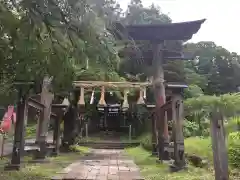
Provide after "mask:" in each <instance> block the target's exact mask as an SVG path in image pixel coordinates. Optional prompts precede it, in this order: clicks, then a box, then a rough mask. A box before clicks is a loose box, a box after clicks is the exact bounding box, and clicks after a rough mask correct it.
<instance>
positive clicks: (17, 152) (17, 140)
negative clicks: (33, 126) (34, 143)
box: [5, 87, 27, 170]
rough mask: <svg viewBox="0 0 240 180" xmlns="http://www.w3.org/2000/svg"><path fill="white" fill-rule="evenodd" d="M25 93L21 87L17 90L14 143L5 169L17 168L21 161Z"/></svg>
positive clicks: (25, 104)
mask: <svg viewBox="0 0 240 180" xmlns="http://www.w3.org/2000/svg"><path fill="white" fill-rule="evenodd" d="M26 100H27V93H25V92H24V90H23V88H22V87H19V90H18V103H17V119H16V125H15V133H14V143H13V151H12V159H11V163H10V164H9V165H8V166H6V167H5V170H19V169H20V163H21V153H22V152H21V149H22V147H23V143H24V142H23V138H24V137H23V135H24V134H23V131H24V117H25V114H24V113H25V112H26V111H25V108H27V103H26Z"/></svg>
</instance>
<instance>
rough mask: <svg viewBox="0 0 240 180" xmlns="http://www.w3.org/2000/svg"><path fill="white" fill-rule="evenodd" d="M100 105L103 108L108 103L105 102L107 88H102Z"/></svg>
mask: <svg viewBox="0 0 240 180" xmlns="http://www.w3.org/2000/svg"><path fill="white" fill-rule="evenodd" d="M98 105H101V106H106V105H107V104H106V101H105V87H104V86H102V89H101V97H100V100H99V102H98Z"/></svg>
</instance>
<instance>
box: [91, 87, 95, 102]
mask: <svg viewBox="0 0 240 180" xmlns="http://www.w3.org/2000/svg"><path fill="white" fill-rule="evenodd" d="M94 94H95V92H94V90H93V91H92V95H91V99H90V104H93V103H94Z"/></svg>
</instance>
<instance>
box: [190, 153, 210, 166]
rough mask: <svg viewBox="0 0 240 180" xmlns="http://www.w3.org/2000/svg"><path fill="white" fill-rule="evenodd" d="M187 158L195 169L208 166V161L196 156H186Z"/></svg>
mask: <svg viewBox="0 0 240 180" xmlns="http://www.w3.org/2000/svg"><path fill="white" fill-rule="evenodd" d="M186 158H187V160H188V161H189V162H190V163H191V164H192V165H194V166H195V167H200V168H203V167H206V166H207V165H208V161H207V160H206V159H203V158H201V157H200V156H197V155H195V154H193V155H189V154H186Z"/></svg>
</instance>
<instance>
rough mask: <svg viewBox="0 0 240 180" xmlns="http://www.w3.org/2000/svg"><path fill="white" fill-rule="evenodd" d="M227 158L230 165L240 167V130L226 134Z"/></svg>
mask: <svg viewBox="0 0 240 180" xmlns="http://www.w3.org/2000/svg"><path fill="white" fill-rule="evenodd" d="M228 158H229V163H230V164H231V165H232V166H234V167H237V168H240V132H233V133H230V134H229V136H228Z"/></svg>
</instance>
